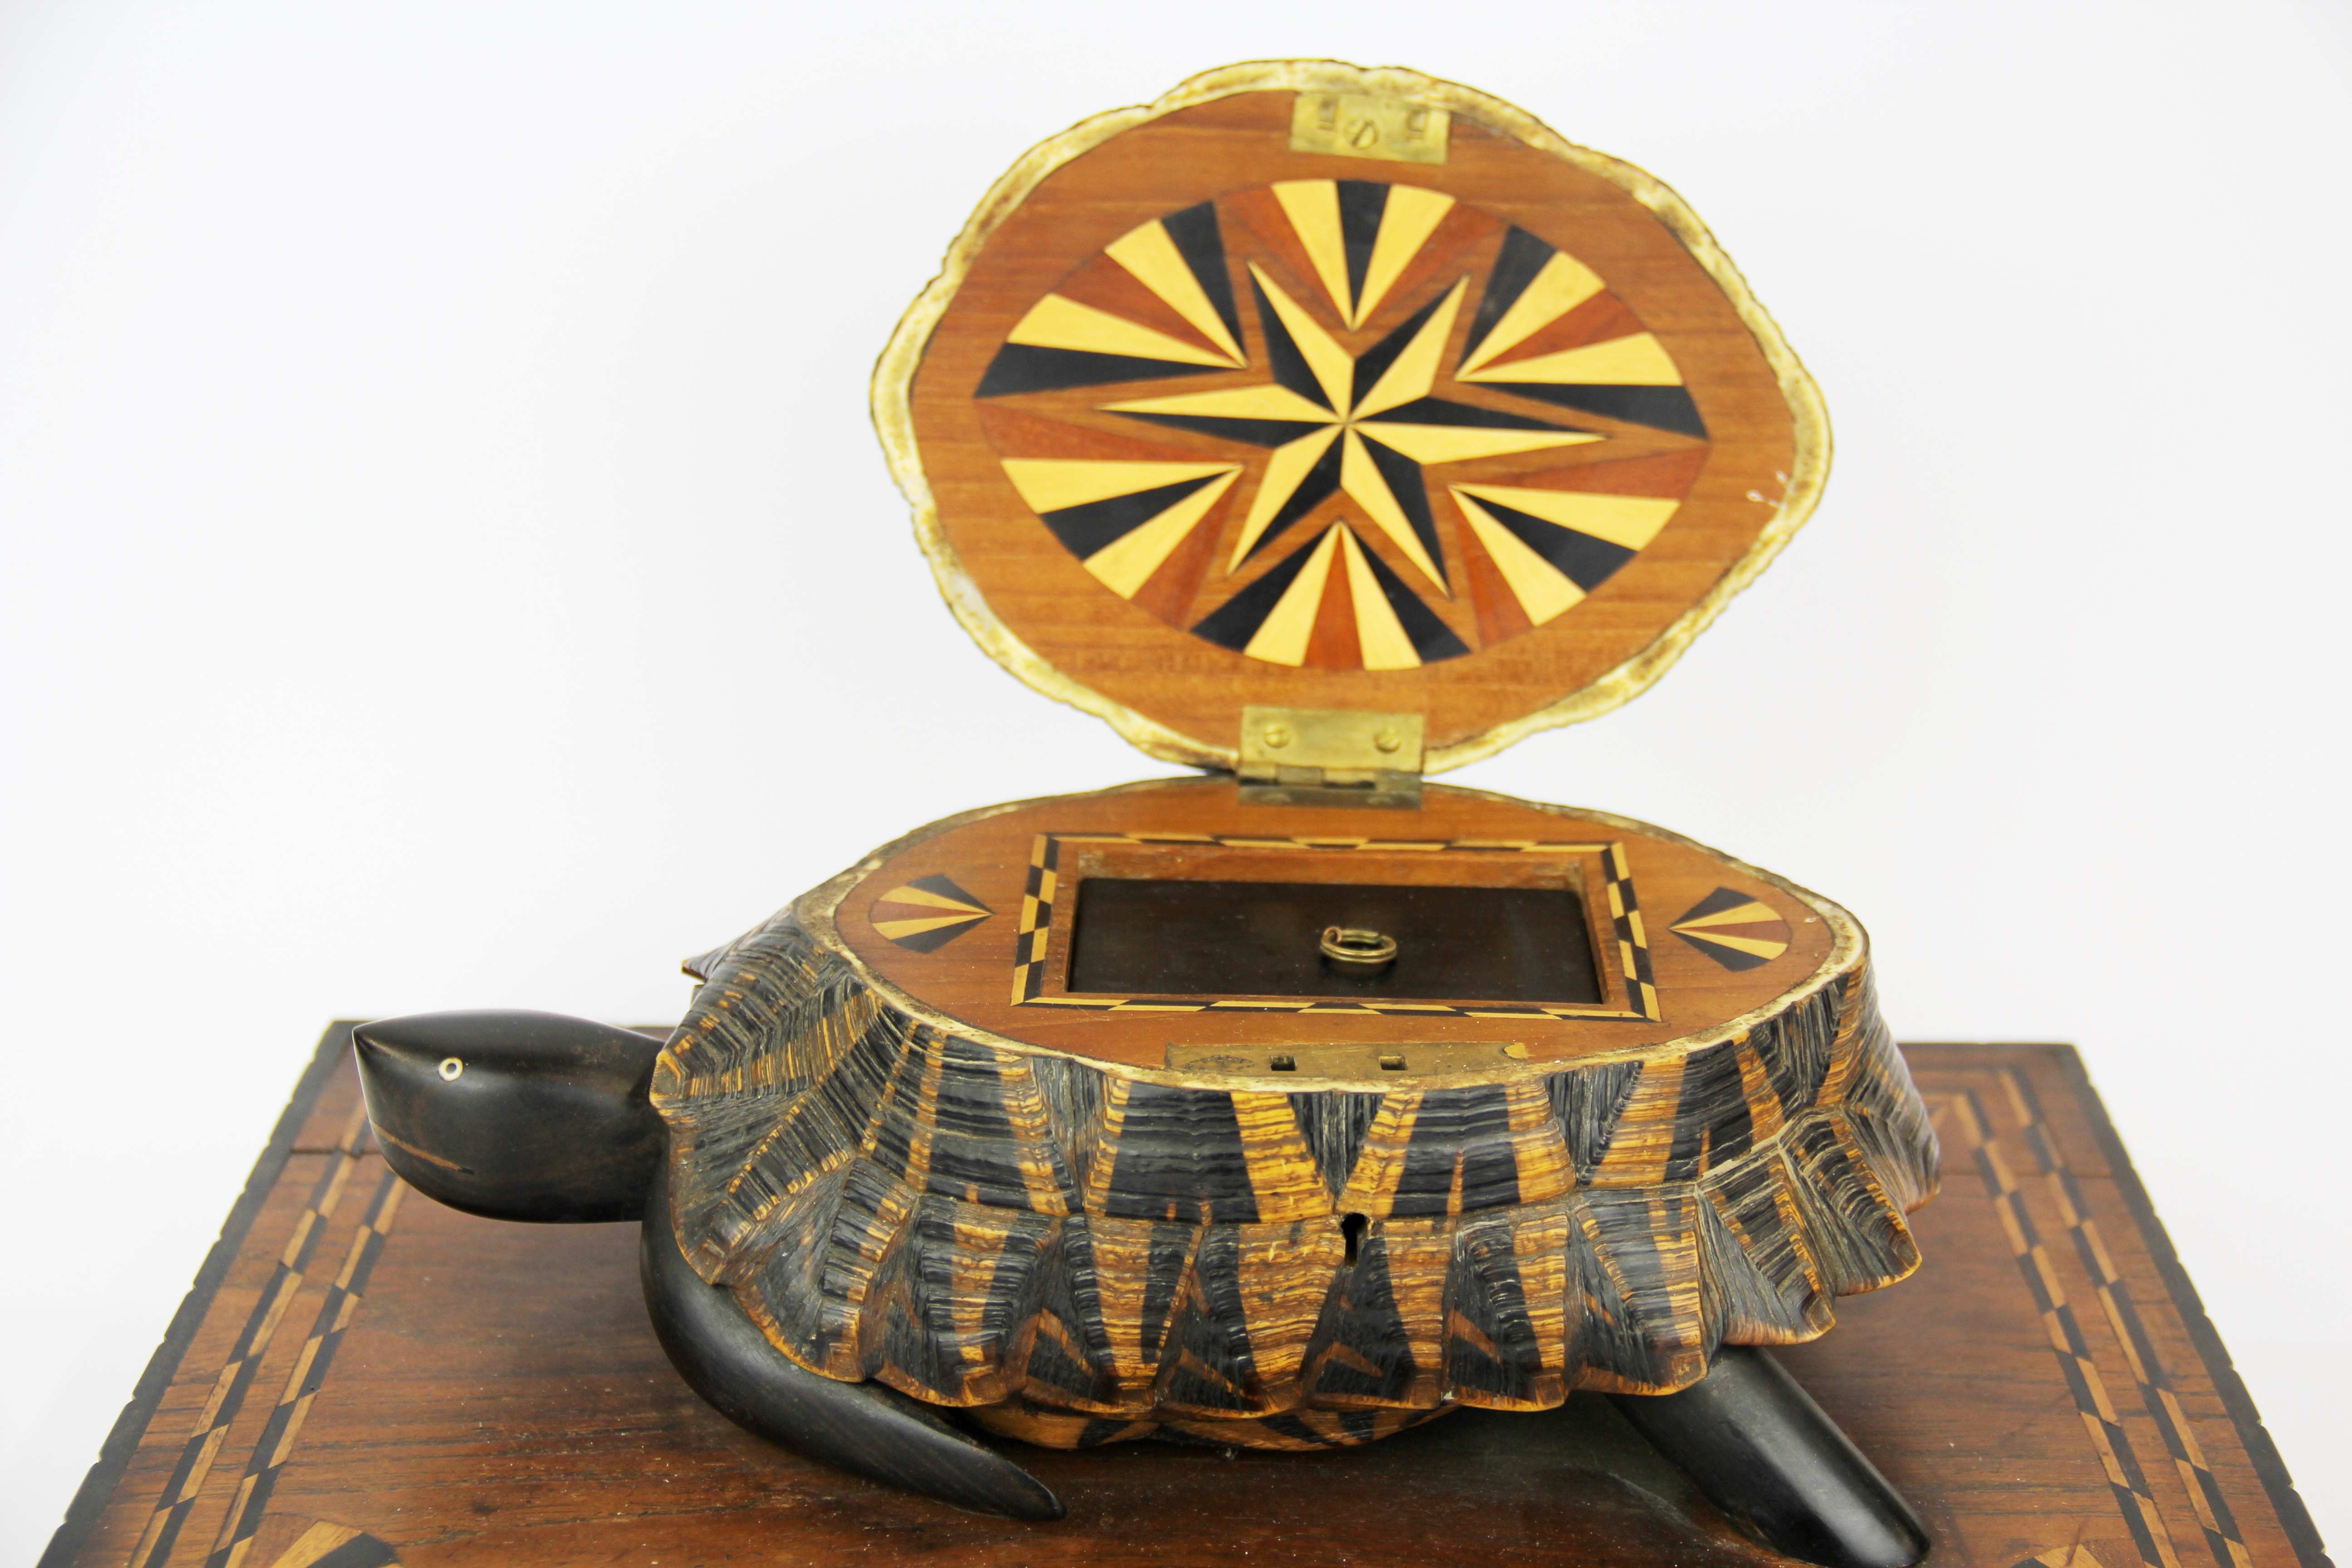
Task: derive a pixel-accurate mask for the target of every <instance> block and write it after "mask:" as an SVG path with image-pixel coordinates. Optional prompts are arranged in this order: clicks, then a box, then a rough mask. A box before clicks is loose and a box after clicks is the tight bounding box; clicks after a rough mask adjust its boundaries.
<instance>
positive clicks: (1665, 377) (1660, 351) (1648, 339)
mask: <svg viewBox="0 0 2352 1568" xmlns="http://www.w3.org/2000/svg"><path fill="white" fill-rule="evenodd" d="M1462 379H1463V380H1464V381H1528V382H1535V383H1538V384H1541V385H1546V386H1680V385H1681V384H1683V373H1682V372H1681V371H1679V370H1676V369H1675V362H1674V361H1673V360H1672V359H1671V358H1669V357H1668V355H1667V353H1666V351H1665V350H1664V348H1663V347H1662V346H1660V344H1659V342H1658V340H1657V339H1656V338H1654V337H1653V336H1652V335H1651V334H1650V333H1648V332H1636V333H1634V334H1633V336H1632V337H1630V338H1612V339H1611V340H1610V341H1609V342H1605V343H1587V344H1586V345H1585V346H1584V347H1582V348H1580V349H1562V350H1560V352H1559V353H1556V354H1538V355H1537V356H1536V357H1535V358H1533V359H1523V360H1515V361H1513V362H1512V363H1509V364H1489V365H1487V366H1486V367H1485V368H1484V369H1481V370H1477V371H1465V372H1464V373H1463V375H1462Z"/></svg>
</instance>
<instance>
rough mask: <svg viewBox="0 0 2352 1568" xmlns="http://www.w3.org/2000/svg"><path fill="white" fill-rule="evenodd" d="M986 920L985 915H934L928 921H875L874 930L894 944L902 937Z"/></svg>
mask: <svg viewBox="0 0 2352 1568" xmlns="http://www.w3.org/2000/svg"><path fill="white" fill-rule="evenodd" d="M987 918H988V917H987V916H985V915H935V916H933V917H931V918H930V919H929V920H919V921H875V922H874V929H875V930H876V931H880V932H881V933H882V934H883V935H884V936H887V937H888V938H889V939H890V940H891V941H893V942H896V941H897V940H898V938H900V937H902V936H919V935H920V934H921V933H923V932H924V931H938V930H940V928H941V927H943V926H961V925H970V924H971V923H972V922H973V921H982V920H986V919H987Z"/></svg>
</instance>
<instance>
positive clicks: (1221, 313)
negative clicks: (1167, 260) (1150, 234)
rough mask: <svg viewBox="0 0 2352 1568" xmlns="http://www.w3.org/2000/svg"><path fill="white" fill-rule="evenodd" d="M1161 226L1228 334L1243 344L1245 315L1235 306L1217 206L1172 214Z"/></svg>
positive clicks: (1161, 221) (1199, 207) (1205, 206)
mask: <svg viewBox="0 0 2352 1568" xmlns="http://www.w3.org/2000/svg"><path fill="white" fill-rule="evenodd" d="M1160 227H1162V228H1164V229H1166V230H1167V231H1168V237H1169V238H1170V239H1171V240H1173V241H1175V244H1176V254H1177V255H1179V256H1181V257H1182V258H1184V265H1185V266H1186V267H1189V268H1192V277H1193V279H1194V280H1195V281H1197V282H1198V283H1199V284H1200V285H1201V292H1202V293H1203V294H1206V295H1207V296H1208V297H1209V303H1210V304H1211V305H1213V306H1214V307H1215V308H1216V311H1217V318H1218V320H1220V321H1223V322H1224V323H1225V331H1229V332H1231V333H1233V335H1234V342H1241V341H1242V313H1241V311H1240V310H1237V309H1235V308H1234V279H1233V275H1232V274H1231V273H1229V272H1227V271H1226V270H1225V238H1224V236H1223V233H1222V232H1220V231H1219V229H1218V227H1217V205H1216V203H1214V202H1202V204H1201V205H1198V206H1192V207H1186V208H1185V209H1184V210H1183V211H1182V212H1180V213H1171V214H1169V215H1168V216H1166V217H1164V218H1161V219H1160Z"/></svg>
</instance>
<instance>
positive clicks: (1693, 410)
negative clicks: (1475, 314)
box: [1485, 381, 1707, 441]
mask: <svg viewBox="0 0 2352 1568" xmlns="http://www.w3.org/2000/svg"><path fill="white" fill-rule="evenodd" d="M1485 384H1486V385H1489V386H1492V387H1495V388H1496V390H1497V391H1501V392H1510V393H1516V394H1517V395H1519V396H1521V397H1532V398H1534V399H1535V400H1536V401H1537V402H1538V403H1549V404H1552V405H1556V406H1558V407H1561V408H1573V409H1576V410H1577V411H1578V412H1580V413H1583V414H1598V415H1600V416H1601V417H1602V418H1603V419H1622V420H1623V421H1624V422H1625V423H1626V424H1628V425H1647V426H1650V427H1651V428H1652V429H1655V430H1671V431H1673V432H1674V433H1675V435H1677V436H1695V437H1697V438H1698V439H1700V440H1702V441H1704V440H1706V438H1707V436H1706V421H1705V420H1702V419H1701V418H1700V417H1699V416H1698V405H1697V404H1696V403H1693V402H1692V401H1691V395H1690V393H1689V391H1688V390H1687V389H1686V388H1684V387H1679V386H1601V385H1598V384H1595V385H1590V386H1555V385H1551V384H1548V383H1538V382H1532V381H1507V382H1503V381H1498V382H1487V383H1485Z"/></svg>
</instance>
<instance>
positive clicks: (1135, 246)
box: [1108, 219, 1243, 365]
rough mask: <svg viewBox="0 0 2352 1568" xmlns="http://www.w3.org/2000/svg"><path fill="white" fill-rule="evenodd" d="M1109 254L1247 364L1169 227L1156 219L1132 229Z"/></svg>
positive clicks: (1228, 354) (1230, 354) (1229, 354)
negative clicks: (1187, 262)
mask: <svg viewBox="0 0 2352 1568" xmlns="http://www.w3.org/2000/svg"><path fill="white" fill-rule="evenodd" d="M1108 254H1109V256H1110V258H1111V259H1112V260H1113V261H1116V262H1118V264H1119V265H1120V266H1121V267H1124V268H1127V271H1128V275H1129V277H1131V278H1133V279H1135V280H1136V281H1137V282H1138V283H1140V284H1142V285H1143V286H1144V287H1145V288H1146V289H1150V290H1151V291H1152V292H1153V293H1154V294H1157V295H1159V296H1160V300H1162V301H1163V302H1164V303H1166V305H1167V306H1168V308H1169V309H1170V310H1173V311H1175V312H1176V313H1177V314H1178V315H1180V316H1181V317H1183V318H1184V320H1185V321H1188V322H1190V323H1192V326H1193V327H1195V328H1197V329H1198V330H1199V331H1200V333H1201V335H1202V337H1204V338H1207V339H1208V340H1209V341H1210V342H1213V343H1214V344H1216V345H1217V346H1218V347H1219V348H1221V349H1223V350H1224V351H1225V355H1226V357H1227V358H1229V359H1231V360H1232V361H1233V362H1234V364H1236V365H1239V364H1241V363H1243V360H1242V346H1241V345H1240V344H1239V343H1237V342H1234V334H1233V332H1232V331H1231V330H1230V329H1228V328H1227V327H1226V325H1225V319H1224V318H1223V316H1220V315H1218V314H1217V308H1216V307H1215V306H1214V305H1212V304H1210V303H1209V296H1208V295H1207V294H1206V293H1204V292H1202V289H1201V280H1200V279H1198V278H1195V277H1193V276H1192V268H1191V267H1189V266H1187V265H1186V264H1185V261H1184V258H1183V256H1182V255H1181V253H1180V252H1179V251H1178V250H1177V248H1176V242H1175V241H1174V240H1172V239H1171V238H1169V237H1168V229H1167V226H1165V225H1164V224H1162V223H1160V221H1159V220H1157V219H1154V220H1153V221H1152V222H1150V223H1147V224H1145V225H1144V226H1142V227H1140V228H1134V229H1129V231H1128V232H1127V233H1125V234H1123V235H1121V236H1119V237H1118V238H1117V239H1115V240H1113V241H1111V243H1110V245H1109V247H1108Z"/></svg>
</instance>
